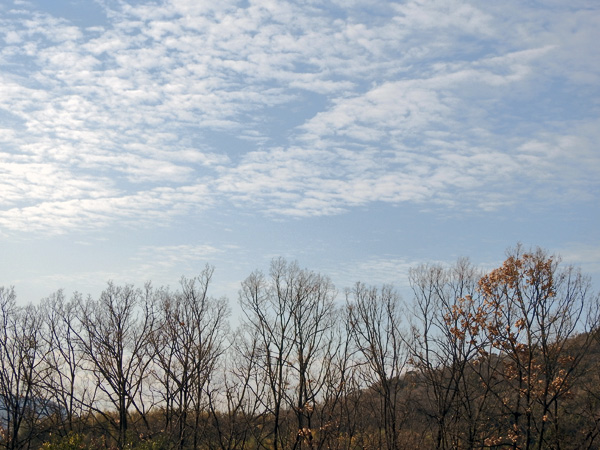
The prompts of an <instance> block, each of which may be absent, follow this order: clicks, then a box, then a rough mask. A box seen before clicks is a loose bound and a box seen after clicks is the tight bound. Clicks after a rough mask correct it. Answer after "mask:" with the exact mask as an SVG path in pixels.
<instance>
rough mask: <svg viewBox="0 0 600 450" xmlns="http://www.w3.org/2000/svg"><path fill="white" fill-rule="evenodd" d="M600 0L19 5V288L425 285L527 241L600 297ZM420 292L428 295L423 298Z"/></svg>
mask: <svg viewBox="0 0 600 450" xmlns="http://www.w3.org/2000/svg"><path fill="white" fill-rule="evenodd" d="M599 23H600V3H599V2H597V1H596V0H569V1H565V0H561V1H558V0H546V1H544V2H539V1H524V0H506V1H502V2H480V1H458V0H414V1H413V0H407V1H391V0H319V1H317V0H293V1H288V0H239V1H238V0H220V1H218V2H217V1H212V0H53V1H48V0H2V1H1V2H0V254H1V257H0V286H14V287H15V290H16V292H17V296H18V299H19V301H20V302H33V303H35V302H37V301H39V300H40V299H42V298H44V297H46V296H48V295H50V294H51V293H53V292H55V291H56V290H58V289H64V291H65V292H66V293H67V295H70V293H72V292H75V291H77V292H81V293H83V294H91V295H93V296H97V295H99V293H100V292H101V291H102V289H103V288H105V287H106V285H107V282H108V281H113V282H115V283H119V284H134V285H136V286H140V287H141V286H142V285H143V284H144V283H145V282H147V281H152V284H153V285H154V286H167V285H168V286H171V287H172V288H176V287H177V285H178V282H179V279H180V277H182V276H186V277H193V276H195V275H196V274H198V273H200V271H201V270H202V269H203V268H204V267H205V265H206V264H209V265H212V266H214V268H215V274H214V278H213V284H212V288H211V293H212V294H213V295H214V296H226V297H228V298H229V299H230V301H231V305H232V308H233V309H234V311H235V309H236V308H237V306H236V304H237V298H238V290H239V288H240V283H241V282H242V281H243V280H244V279H245V278H246V277H247V276H249V275H250V274H251V273H252V272H253V271H255V270H262V271H263V272H265V273H267V272H268V268H269V264H270V261H271V260H272V259H273V258H276V257H279V256H282V257H284V258H286V259H288V260H290V261H293V260H295V261H297V262H298V264H299V265H300V266H301V267H303V268H308V269H310V270H314V271H316V272H319V273H322V274H324V275H328V276H329V277H330V278H331V279H332V281H333V283H334V284H335V286H336V288H337V289H338V291H339V292H340V297H342V296H343V291H344V289H346V288H349V287H351V286H352V285H353V284H354V283H355V282H358V281H361V282H364V283H367V284H370V285H380V284H383V283H389V284H393V285H394V286H397V288H398V289H399V290H400V291H401V292H409V291H408V290H407V289H408V279H407V272H408V270H409V268H410V267H415V266H417V265H418V264H421V263H442V264H452V263H453V262H454V261H456V259H457V258H459V257H464V256H466V257H469V258H470V259H471V260H472V261H473V263H474V264H476V265H478V266H481V267H483V268H493V267H496V266H498V265H499V264H501V262H502V261H503V260H504V259H505V251H506V249H507V248H509V247H514V246H515V245H516V244H517V243H518V242H521V243H523V245H524V246H526V247H530V246H541V247H543V248H545V249H547V250H548V251H550V252H551V253H558V254H560V255H562V258H563V260H564V261H565V262H566V263H569V264H575V265H577V266H579V267H581V269H582V270H583V272H584V273H586V274H589V275H590V276H591V277H592V279H593V280H594V283H595V284H596V285H598V281H600V231H599V229H600V227H599V226H598V222H599V219H600V189H599V188H600V176H599V175H600V148H599V147H598V145H599V144H598V143H599V142H600V114H599V112H600V45H598V43H599V42H600V27H598V24H599ZM405 295H408V296H409V295H410V293H407V294H405Z"/></svg>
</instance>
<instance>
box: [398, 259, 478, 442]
mask: <svg viewBox="0 0 600 450" xmlns="http://www.w3.org/2000/svg"><path fill="white" fill-rule="evenodd" d="M479 277H480V273H479V271H477V270H476V269H475V268H474V267H473V266H472V265H471V263H470V262H469V261H468V260H467V259H459V260H458V261H457V263H456V264H455V265H454V266H452V267H448V268H444V267H442V266H440V265H421V266H418V267H417V268H414V269H411V271H410V273H409V280H410V283H411V287H412V289H413V292H414V294H415V302H414V309H413V314H412V337H411V342H410V351H411V363H412V366H413V367H414V368H415V369H416V371H417V373H418V378H417V380H418V381H419V382H420V383H421V384H422V385H423V389H424V392H423V395H422V396H421V398H422V399H421V402H420V407H421V408H422V412H423V413H424V414H426V415H427V416H429V417H430V418H431V419H432V420H433V424H434V427H435V429H436V430H437V433H436V440H435V446H436V448H440V449H447V448H457V447H460V446H466V447H467V448H472V447H473V446H475V445H476V443H475V441H476V439H477V438H478V430H479V428H478V424H479V420H478V417H479V416H480V415H481V412H482V408H483V405H482V400H484V399H485V395H484V396H483V397H480V398H476V396H475V394H474V392H473V391H472V390H471V388H472V387H473V386H472V385H471V383H470V382H469V380H470V379H469V378H468V377H467V375H468V367H469V365H470V362H471V361H472V360H473V358H475V357H477V356H478V349H479V348H480V347H479V344H480V342H479V341H478V340H477V339H474V337H475V335H476V334H477V331H476V330H475V329H474V328H472V327H471V326H470V324H471V320H472V319H473V317H475V316H476V314H477V306H478V303H477V302H478V301H479V299H478V297H477V295H476V294H477V291H476V289H477V281H478V280H479ZM459 312H460V314H459ZM467 318H468V319H467Z"/></svg>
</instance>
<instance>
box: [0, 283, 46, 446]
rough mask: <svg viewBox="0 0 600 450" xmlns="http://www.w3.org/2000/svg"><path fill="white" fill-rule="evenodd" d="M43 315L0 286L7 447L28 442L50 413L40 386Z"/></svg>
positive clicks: (2, 437) (1, 423)
mask: <svg viewBox="0 0 600 450" xmlns="http://www.w3.org/2000/svg"><path fill="white" fill-rule="evenodd" d="M40 325H41V321H40V316H39V314H38V313H37V310H36V308H35V307H34V306H32V305H28V306H26V307H19V306H17V304H16V295H15V291H14V289H13V288H9V289H6V288H4V287H0V444H1V445H2V446H3V447H4V448H6V449H19V448H23V447H25V446H27V445H29V443H30V441H31V439H32V437H33V436H34V435H35V434H36V432H37V431H39V429H36V428H35V427H34V426H33V425H34V424H35V423H36V422H37V421H38V419H40V418H42V417H43V416H44V415H46V414H47V399H46V398H45V397H44V396H43V395H42V394H43V393H42V392H41V390H40V389H39V386H40V380H41V379H42V378H43V376H44V374H43V373H42V372H41V370H40V369H41V367H42V366H41V364H42V361H43V357H44V355H43V348H44V347H43V345H42V342H41V337H40V328H41V327H40Z"/></svg>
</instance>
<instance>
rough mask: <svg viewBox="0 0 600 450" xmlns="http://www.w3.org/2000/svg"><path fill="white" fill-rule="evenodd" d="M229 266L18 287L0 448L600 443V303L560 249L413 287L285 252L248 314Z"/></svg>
mask: <svg viewBox="0 0 600 450" xmlns="http://www.w3.org/2000/svg"><path fill="white" fill-rule="evenodd" d="M213 272H214V269H213V268H212V267H210V266H206V267H205V268H204V269H203V270H201V271H200V273H199V274H198V275H197V276H196V277H193V278H182V279H181V281H180V283H179V286H177V288H176V289H174V290H172V289H170V288H166V287H158V288H156V287H153V286H152V285H151V284H150V283H147V284H146V285H144V286H143V287H142V288H136V287H134V286H131V285H123V286H119V285H116V284H114V283H108V285H107V287H106V289H105V290H104V291H103V292H102V293H101V295H100V296H99V297H98V298H92V297H89V296H88V297H84V296H82V295H80V294H77V293H76V294H74V295H73V296H72V297H71V298H68V299H67V298H65V295H64V293H63V291H57V292H55V293H53V294H51V295H50V296H49V297H47V298H45V299H43V300H42V301H41V302H40V303H39V304H38V305H26V306H24V305H22V304H21V303H19V302H18V301H17V297H16V294H15V290H14V289H13V288H0V323H1V328H0V333H1V335H0V446H2V447H3V448H6V449H38V448H43V449H46V450H49V449H83V448H98V449H100V448H118V449H130V448H140V449H181V450H183V449H222V450H225V449H227V450H233V449H274V450H287V449H348V450H351V449H389V450H399V449H415V448H419V449H475V448H478V449H492V448H496V449H580V448H588V449H593V448H599V447H600V375H599V374H600V370H599V369H600V358H599V357H600V336H599V329H598V325H599V309H598V308H599V305H600V302H599V297H598V295H597V294H596V293H594V292H592V291H591V281H590V280H589V279H588V278H586V277H585V276H584V275H582V274H581V273H580V272H579V271H578V270H577V269H576V268H574V267H571V266H566V265H563V264H562V263H561V261H560V258H559V257H557V256H555V255H550V254H548V252H546V251H544V250H542V249H539V248H538V249H533V250H526V249H524V248H522V247H521V246H517V247H516V248H514V249H511V250H509V251H508V253H507V255H506V260H505V261H504V263H503V264H502V265H501V266H500V267H498V268H496V269H494V270H491V271H486V272H484V271H482V270H480V269H477V268H476V267H475V266H473V265H472V264H471V263H470V261H469V260H468V259H465V258H463V259H459V260H458V261H457V262H456V263H455V264H453V265H451V266H442V265H428V264H426V265H421V266H418V267H414V268H413V269H412V270H411V271H410V274H409V282H410V286H411V287H412V296H411V297H410V298H406V299H402V298H400V295H399V293H398V292H397V291H396V290H395V289H394V288H393V287H392V286H387V285H386V286H371V285H368V284H365V283H364V282H358V283H356V284H355V285H354V286H353V287H351V288H349V289H346V290H345V291H343V293H342V295H338V291H337V290H336V289H335V287H334V286H333V284H332V283H331V280H330V279H329V278H328V277H327V276H325V275H322V274H319V273H316V272H313V271H311V270H308V269H302V268H300V267H299V266H298V264H297V263H295V262H290V261H286V260H284V259H282V258H279V259H274V260H273V261H272V263H271V266H270V268H269V270H268V272H266V273H264V272H262V271H256V272H253V273H252V274H250V275H249V276H248V277H247V278H246V279H245V280H244V281H243V282H242V283H241V288H240V291H239V298H238V307H239V311H240V314H239V317H238V320H237V322H236V326H235V327H232V326H231V324H230V321H229V320H230V308H231V306H230V304H229V301H228V299H226V298H215V297H213V296H212V295H211V283H212V276H213Z"/></svg>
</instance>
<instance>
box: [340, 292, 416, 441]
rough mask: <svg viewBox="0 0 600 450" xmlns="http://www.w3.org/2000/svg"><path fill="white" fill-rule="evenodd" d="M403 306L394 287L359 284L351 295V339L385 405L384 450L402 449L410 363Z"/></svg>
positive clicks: (382, 410) (382, 418)
mask: <svg viewBox="0 0 600 450" xmlns="http://www.w3.org/2000/svg"><path fill="white" fill-rule="evenodd" d="M400 302H401V301H400V297H399V295H398V293H397V292H396V291H394V289H393V288H392V287H391V286H384V287H382V288H381V289H378V288H376V287H367V286H366V285H365V284H363V283H357V284H356V285H355V286H354V289H353V290H351V291H349V292H348V293H347V308H348V317H349V320H350V324H351V327H352V328H351V333H352V334H351V337H352V338H353V340H354V342H355V345H356V347H357V349H358V351H359V352H360V354H361V356H362V359H363V361H364V370H363V371H362V374H363V376H364V378H365V380H366V382H367V385H368V386H369V389H371V390H373V391H374V392H375V393H376V395H377V397H378V398H379V400H380V402H381V408H380V411H379V419H380V422H379V426H380V427H381V429H382V430H383V433H384V434H383V436H385V439H384V442H381V443H380V448H384V447H385V448H388V449H390V450H392V449H394V450H395V449H398V448H399V442H398V432H399V428H400V425H401V421H402V419H403V418H402V417H401V415H400V405H399V395H400V382H399V381H400V377H401V376H402V375H403V372H404V369H405V366H406V362H407V359H408V352H407V349H406V347H405V345H404V342H405V340H406V337H405V336H404V332H403V330H402V328H401V322H402V320H401V314H402V312H401V303H400ZM376 435H380V434H379V433H377V434H376Z"/></svg>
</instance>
